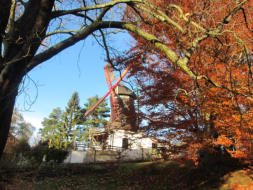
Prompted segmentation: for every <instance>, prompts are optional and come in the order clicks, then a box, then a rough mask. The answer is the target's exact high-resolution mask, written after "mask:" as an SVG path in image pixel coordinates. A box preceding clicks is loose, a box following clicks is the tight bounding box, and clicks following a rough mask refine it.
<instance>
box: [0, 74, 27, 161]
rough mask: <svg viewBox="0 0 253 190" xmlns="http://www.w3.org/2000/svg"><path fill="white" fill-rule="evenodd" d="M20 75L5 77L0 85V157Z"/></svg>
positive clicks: (7, 131)
mask: <svg viewBox="0 0 253 190" xmlns="http://www.w3.org/2000/svg"><path fill="white" fill-rule="evenodd" d="M21 80H22V78H21V77H19V78H14V80H12V79H10V78H8V77H7V78H6V79H5V80H4V81H3V84H4V85H1V86H0V110H1V111H0V157H1V156H2V153H3V151H4V147H5V144H6V141H7V138H8V134H9V129H10V123H11V117H12V112H13V109H14V104H15V99H16V96H17V94H18V86H19V83H20V81H21Z"/></svg>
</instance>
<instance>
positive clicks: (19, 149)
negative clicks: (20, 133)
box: [12, 139, 31, 156]
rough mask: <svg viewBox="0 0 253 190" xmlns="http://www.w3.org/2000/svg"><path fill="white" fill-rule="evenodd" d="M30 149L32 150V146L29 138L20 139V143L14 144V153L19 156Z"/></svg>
mask: <svg viewBox="0 0 253 190" xmlns="http://www.w3.org/2000/svg"><path fill="white" fill-rule="evenodd" d="M30 150H31V147H30V145H29V144H28V142H27V139H22V140H20V142H19V143H18V144H16V145H15V146H13V148H12V153H13V154H14V155H16V156H18V155H20V154H22V155H25V154H27V152H29V151H30Z"/></svg>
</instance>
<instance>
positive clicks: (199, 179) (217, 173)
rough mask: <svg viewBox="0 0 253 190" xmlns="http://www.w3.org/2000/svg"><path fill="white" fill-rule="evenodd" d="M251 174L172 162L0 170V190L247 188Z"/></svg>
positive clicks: (210, 189)
mask: <svg viewBox="0 0 253 190" xmlns="http://www.w3.org/2000/svg"><path fill="white" fill-rule="evenodd" d="M252 174H253V171H252V170H251V169H245V168H244V169H242V168H241V169H228V168H215V169H214V170H213V171H212V170H210V169H209V170H205V169H203V168H195V167H194V166H193V165H192V164H189V163H187V164H186V162H180V163H179V162H175V161H167V162H140V163H121V164H116V163H114V164H67V165H53V166H52V165H48V166H47V165H45V166H43V167H40V168H39V169H13V168H12V169H8V168H5V169H1V168H0V189H1V187H2V189H6V190H9V189H10V190H16V189H17V190H19V189H21V190H22V189H24V190H26V189H27V190H30V189H31V190H32V189H35V190H44V189H45V190H58V189H59V190H70V189H74V190H79V189H80V190H85V189H87V190H100V189H101V190H102V189H103V190H114V189H115V190H117V189H120V190H125V189H126V190H128V189H136V190H139V189H140V190H142V189H143V190H152V189H154V190H157V189H158V190H159V189H161V190H163V189H164V190H170V189H171V190H184V189H186V190H187V189H192V190H201V189H203V190H214V189H220V190H229V189H232V188H234V189H236V188H237V189H243V187H245V188H244V189H250V188H249V187H250V184H253V183H252V181H253V180H252V176H253V175H252ZM246 187H247V188H246ZM252 187H253V186H252ZM252 189H253V188H252Z"/></svg>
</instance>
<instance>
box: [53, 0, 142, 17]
mask: <svg viewBox="0 0 253 190" xmlns="http://www.w3.org/2000/svg"><path fill="white" fill-rule="evenodd" d="M131 2H139V3H142V2H143V0H115V1H111V2H109V3H104V4H98V5H94V6H90V7H81V8H78V9H72V10H57V11H54V12H53V13H52V18H56V17H60V16H64V15H67V14H73V13H78V12H82V11H89V10H96V9H102V8H107V7H113V6H115V5H117V4H120V3H131Z"/></svg>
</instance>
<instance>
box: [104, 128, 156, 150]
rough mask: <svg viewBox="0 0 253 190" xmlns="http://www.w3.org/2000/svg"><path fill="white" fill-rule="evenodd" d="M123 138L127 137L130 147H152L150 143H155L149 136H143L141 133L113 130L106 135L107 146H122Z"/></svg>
mask: <svg viewBox="0 0 253 190" xmlns="http://www.w3.org/2000/svg"><path fill="white" fill-rule="evenodd" d="M123 138H127V139H128V144H129V148H130V149H141V148H152V143H155V142H154V141H153V140H152V139H151V138H148V137H143V135H142V133H136V132H131V131H125V130H113V132H112V133H111V134H109V136H108V139H107V144H108V145H109V147H118V148H122V141H123Z"/></svg>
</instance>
